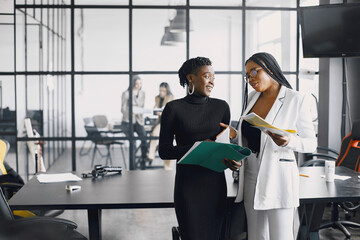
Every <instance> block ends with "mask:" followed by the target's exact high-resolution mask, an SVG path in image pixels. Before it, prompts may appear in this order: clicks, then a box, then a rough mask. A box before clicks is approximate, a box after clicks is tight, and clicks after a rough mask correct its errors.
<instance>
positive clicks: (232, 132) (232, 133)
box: [218, 123, 242, 171]
mask: <svg viewBox="0 0 360 240" xmlns="http://www.w3.org/2000/svg"><path fill="white" fill-rule="evenodd" d="M220 126H221V127H223V128H224V130H225V129H226V128H227V127H228V126H229V125H227V124H225V123H220ZM224 130H223V131H224ZM221 133H222V132H221ZM221 133H219V134H218V136H219V135H220V134H221ZM236 135H237V133H236V131H235V129H234V128H232V127H230V139H233V138H235V137H236ZM223 163H224V164H225V166H226V167H228V168H230V169H231V170H232V171H237V170H238V169H239V168H240V167H241V166H242V161H240V162H236V161H235V160H229V159H228V158H225V159H224V160H223Z"/></svg>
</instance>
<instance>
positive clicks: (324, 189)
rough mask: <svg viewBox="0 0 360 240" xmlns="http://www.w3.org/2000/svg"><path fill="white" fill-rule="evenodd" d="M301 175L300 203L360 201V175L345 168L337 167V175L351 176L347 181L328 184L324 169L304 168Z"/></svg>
mask: <svg viewBox="0 0 360 240" xmlns="http://www.w3.org/2000/svg"><path fill="white" fill-rule="evenodd" d="M300 173H301V174H304V175H308V176H309V177H300V202H301V203H310V202H311V203H314V202H334V201H336V202H342V201H351V200H360V178H359V176H360V173H358V172H355V171H353V170H351V169H348V168H345V167H336V168H335V175H339V176H349V177H351V178H349V179H347V180H339V179H335V180H334V182H326V180H325V178H324V177H322V176H324V175H325V172H324V167H303V168H300Z"/></svg>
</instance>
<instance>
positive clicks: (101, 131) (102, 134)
mask: <svg viewBox="0 0 360 240" xmlns="http://www.w3.org/2000/svg"><path fill="white" fill-rule="evenodd" d="M93 122H94V126H86V125H85V130H86V132H87V134H88V137H89V138H90V139H91V141H92V142H93V143H94V145H95V146H94V150H93V156H92V161H91V167H93V166H94V161H95V155H96V153H99V155H100V156H101V158H104V157H105V158H106V163H105V165H108V162H110V165H112V158H111V147H113V146H114V145H119V146H120V151H121V155H122V159H123V162H124V168H125V169H126V168H127V167H126V159H125V153H124V142H122V141H118V140H112V139H104V138H108V137H109V134H114V133H121V131H116V132H113V131H110V130H109V129H107V127H108V121H107V118H106V116H104V115H96V116H94V117H93ZM99 146H105V148H106V152H105V153H102V152H101V150H100V149H99Z"/></svg>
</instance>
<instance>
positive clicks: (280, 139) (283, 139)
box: [266, 131, 290, 147]
mask: <svg viewBox="0 0 360 240" xmlns="http://www.w3.org/2000/svg"><path fill="white" fill-rule="evenodd" d="M266 133H267V134H268V135H269V136H270V137H271V138H272V140H273V141H274V142H275V143H276V145H278V146H280V147H285V146H286V145H288V143H289V141H290V138H289V137H288V136H280V135H278V134H275V133H271V132H269V131H267V132H266Z"/></svg>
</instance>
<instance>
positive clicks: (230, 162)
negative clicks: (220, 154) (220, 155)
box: [223, 158, 242, 171]
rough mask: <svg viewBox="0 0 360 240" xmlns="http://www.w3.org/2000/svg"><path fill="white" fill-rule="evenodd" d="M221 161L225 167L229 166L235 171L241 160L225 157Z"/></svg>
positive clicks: (240, 164)
mask: <svg viewBox="0 0 360 240" xmlns="http://www.w3.org/2000/svg"><path fill="white" fill-rule="evenodd" d="M223 163H224V164H225V166H226V167H228V168H230V169H231V170H233V171H237V170H238V169H239V168H240V167H241V166H242V161H240V162H237V161H235V160H229V159H228V158H225V159H224V160H223Z"/></svg>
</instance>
